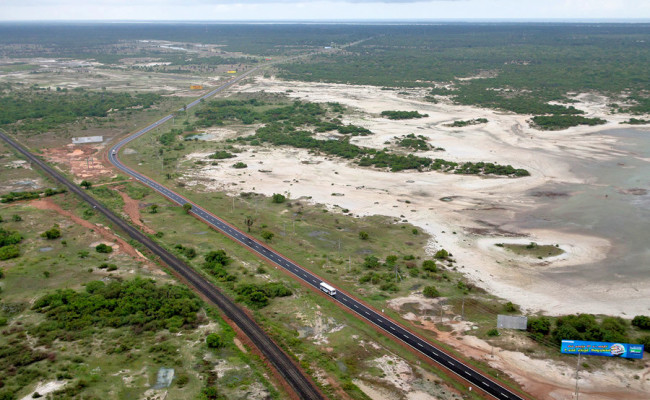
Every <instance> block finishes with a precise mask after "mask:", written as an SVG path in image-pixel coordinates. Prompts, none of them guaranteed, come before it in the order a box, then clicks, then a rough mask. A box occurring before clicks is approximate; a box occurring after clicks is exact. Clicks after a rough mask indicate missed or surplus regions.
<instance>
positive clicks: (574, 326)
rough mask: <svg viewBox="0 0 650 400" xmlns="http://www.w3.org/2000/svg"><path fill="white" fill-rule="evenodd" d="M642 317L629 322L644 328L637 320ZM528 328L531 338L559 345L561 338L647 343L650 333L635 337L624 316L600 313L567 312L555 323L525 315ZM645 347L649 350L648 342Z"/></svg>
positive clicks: (649, 339) (548, 319) (546, 318)
mask: <svg viewBox="0 0 650 400" xmlns="http://www.w3.org/2000/svg"><path fill="white" fill-rule="evenodd" d="M646 318H647V317H646ZM642 320H643V316H637V317H635V319H634V320H633V321H632V325H633V326H637V327H639V328H641V329H646V328H643V327H640V326H639V322H640V321H642ZM649 328H650V325H649ZM528 332H530V333H531V336H532V337H533V339H536V340H538V341H540V342H547V341H549V340H551V341H553V342H554V343H556V344H558V345H559V344H560V343H561V342H562V340H590V341H598V342H619V343H642V344H650V336H642V337H638V335H635V336H636V338H635V337H634V336H633V335H632V334H633V332H632V331H631V329H630V323H629V322H628V321H626V320H624V319H623V318H619V317H603V318H600V319H599V318H596V317H595V316H594V315H591V314H577V315H566V316H562V317H559V318H557V319H556V320H555V322H554V323H553V322H552V321H551V319H550V318H548V317H530V318H528ZM646 351H650V348H648V347H647V346H646Z"/></svg>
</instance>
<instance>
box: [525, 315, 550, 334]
mask: <svg viewBox="0 0 650 400" xmlns="http://www.w3.org/2000/svg"><path fill="white" fill-rule="evenodd" d="M526 329H527V330H528V332H531V333H533V334H539V335H543V336H546V335H548V334H549V333H550V332H551V320H550V319H548V318H546V317H530V318H528V325H527V326H526Z"/></svg>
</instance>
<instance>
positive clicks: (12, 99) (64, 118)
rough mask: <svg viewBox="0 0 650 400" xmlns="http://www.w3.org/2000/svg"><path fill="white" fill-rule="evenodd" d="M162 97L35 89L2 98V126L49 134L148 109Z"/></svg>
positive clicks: (5, 95)
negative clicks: (113, 113)
mask: <svg viewBox="0 0 650 400" xmlns="http://www.w3.org/2000/svg"><path fill="white" fill-rule="evenodd" d="M160 99H161V97H160V95H157V94H152V93H146V94H129V93H114V92H106V91H102V92H91V91H86V90H83V89H75V90H73V91H67V90H65V89H63V90H58V89H57V90H56V91H50V90H44V89H40V88H31V89H25V90H15V91H11V92H8V93H4V94H2V95H0V126H2V125H9V126H10V127H11V129H12V130H21V131H29V132H37V133H38V132H45V131H47V130H51V129H54V128H56V127H58V126H59V125H61V124H66V123H70V122H75V121H77V120H79V119H81V118H86V117H106V116H107V115H108V113H109V112H110V111H111V110H112V111H121V110H126V109H127V108H131V107H142V108H148V107H151V105H153V104H155V103H156V102H158V101H160Z"/></svg>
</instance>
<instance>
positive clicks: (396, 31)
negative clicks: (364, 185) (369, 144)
mask: <svg viewBox="0 0 650 400" xmlns="http://www.w3.org/2000/svg"><path fill="white" fill-rule="evenodd" d="M381 28H382V33H383V34H381V35H376V36H374V37H373V38H372V39H370V40H367V41H364V42H362V43H359V44H357V45H355V46H352V47H349V48H347V49H346V51H345V52H343V53H337V54H321V55H319V56H316V57H314V58H313V60H312V61H311V62H294V63H290V64H289V63H287V64H284V65H282V66H281V68H282V70H281V77H283V78H288V79H299V80H308V81H327V82H337V83H353V84H369V85H375V86H382V87H423V86H425V87H431V88H432V90H433V92H432V93H431V95H432V96H435V95H443V96H451V97H452V99H453V100H454V101H456V102H457V103H459V104H468V105H478V106H482V107H489V108H494V109H502V110H508V111H513V112H516V113H522V114H533V115H544V114H557V115H567V114H578V113H580V112H579V111H578V110H576V109H575V108H573V107H570V106H568V107H567V106H563V105H559V104H555V105H551V104H548V102H549V101H562V102H567V101H570V98H569V97H567V93H570V92H574V93H575V92H578V93H579V92H593V91H595V92H600V93H605V94H608V95H611V96H612V97H614V98H617V97H621V98H623V99H625V100H626V101H627V102H629V103H630V104H631V105H630V106H629V107H620V106H619V107H618V109H621V110H627V111H630V112H632V113H639V114H641V113H647V112H650V86H649V83H650V82H649V81H648V79H647V68H646V66H647V64H648V62H649V61H650V49H649V48H648V46H646V43H647V42H648V41H650V26H649V25H647V24H635V25H629V24H627V25H623V24H621V25H616V24H604V25H603V24H599V25H587V24H544V25H541V24H481V25H474V24H440V25H436V26H434V25H429V26H427V25H422V26H410V27H404V26H396V27H381ZM623 59H624V60H626V62H625V63H621V62H620V60H623ZM469 77H476V78H479V79H469V80H461V79H459V78H469ZM436 83H446V84H448V85H449V87H450V89H451V90H447V89H441V88H438V87H436Z"/></svg>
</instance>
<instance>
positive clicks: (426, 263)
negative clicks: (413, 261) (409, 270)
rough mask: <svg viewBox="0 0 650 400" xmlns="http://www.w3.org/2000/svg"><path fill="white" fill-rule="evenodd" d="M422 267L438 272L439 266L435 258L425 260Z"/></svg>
mask: <svg viewBox="0 0 650 400" xmlns="http://www.w3.org/2000/svg"><path fill="white" fill-rule="evenodd" d="M422 269H423V270H425V271H429V272H438V266H437V265H436V262H435V261H433V260H424V261H423V262H422Z"/></svg>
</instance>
